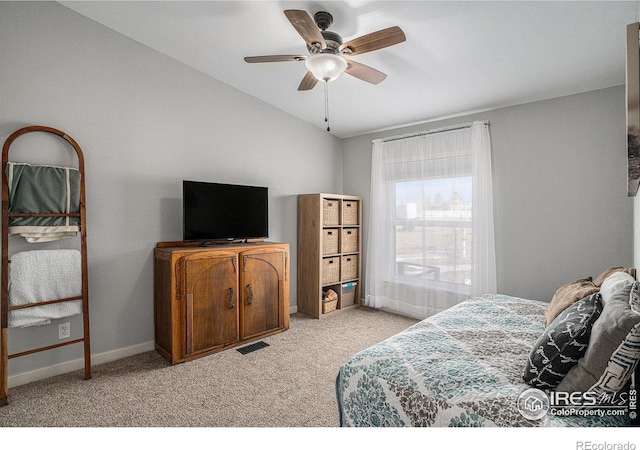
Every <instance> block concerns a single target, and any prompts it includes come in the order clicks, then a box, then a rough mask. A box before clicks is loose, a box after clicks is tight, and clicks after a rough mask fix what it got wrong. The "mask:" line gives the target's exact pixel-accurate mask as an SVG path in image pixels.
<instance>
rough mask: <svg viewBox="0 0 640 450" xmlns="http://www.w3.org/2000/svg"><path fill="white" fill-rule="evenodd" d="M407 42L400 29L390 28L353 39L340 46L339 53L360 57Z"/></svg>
mask: <svg viewBox="0 0 640 450" xmlns="http://www.w3.org/2000/svg"><path fill="white" fill-rule="evenodd" d="M406 40H407V37H406V36H405V35H404V32H403V31H402V30H401V29H400V27H390V28H385V29H384V30H380V31H375V32H373V33H369V34H365V35H364V36H361V37H359V38H355V39H353V40H351V41H349V42H346V43H344V44H342V45H341V46H340V51H341V52H344V53H345V54H347V55H360V54H362V53H367V52H372V51H374V50H379V49H381V48H385V47H389V46H391V45H395V44H399V43H401V42H404V41H406Z"/></svg>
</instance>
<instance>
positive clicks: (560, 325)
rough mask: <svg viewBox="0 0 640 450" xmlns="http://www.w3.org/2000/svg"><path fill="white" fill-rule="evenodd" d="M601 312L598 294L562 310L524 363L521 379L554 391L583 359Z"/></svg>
mask: <svg viewBox="0 0 640 450" xmlns="http://www.w3.org/2000/svg"><path fill="white" fill-rule="evenodd" d="M601 312H602V301H601V298H600V294H599V293H595V294H592V295H590V296H589V297H586V298H583V299H582V300H578V301H577V302H576V303H574V304H573V305H571V306H570V307H569V308H567V309H565V310H564V311H563V312H562V313H561V314H560V315H559V316H558V317H556V318H555V319H554V320H553V322H551V324H550V325H549V326H548V327H547V329H546V330H545V331H544V333H542V335H541V336H540V337H539V338H538V341H537V342H536V343H535V345H534V346H533V349H532V350H531V353H530V354H529V358H528V360H527V363H526V366H525V370H524V376H523V379H524V381H525V382H526V383H528V384H530V385H532V386H535V387H538V388H542V389H547V388H555V387H556V386H558V384H559V383H560V381H562V379H563V378H564V376H565V375H566V374H567V372H569V370H570V369H571V368H572V367H573V366H574V365H575V364H576V363H577V362H578V360H579V359H580V358H581V357H582V356H583V355H584V353H585V352H586V350H587V345H588V344H589V336H590V335H591V327H592V326H593V323H594V322H595V321H596V319H597V318H598V317H600V313H601Z"/></svg>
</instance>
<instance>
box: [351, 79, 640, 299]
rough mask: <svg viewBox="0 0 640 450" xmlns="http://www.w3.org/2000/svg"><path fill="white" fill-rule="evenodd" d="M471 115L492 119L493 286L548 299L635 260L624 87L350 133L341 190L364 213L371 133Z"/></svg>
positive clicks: (378, 135)
mask: <svg viewBox="0 0 640 450" xmlns="http://www.w3.org/2000/svg"><path fill="white" fill-rule="evenodd" d="M472 120H488V121H489V122H490V131H491V140H492V147H493V175H494V203H495V205H494V208H495V211H494V219H495V231H496V241H497V242H496V258H497V275H498V292H500V293H503V294H509V295H515V296H520V297H525V298H533V299H540V300H546V301H548V300H550V299H551V297H552V296H553V293H554V292H555V290H556V289H557V288H558V287H560V286H561V285H563V284H565V283H568V282H571V281H574V280H576V279H579V278H583V277H586V276H593V277H596V276H597V275H598V274H599V273H600V272H601V271H603V270H605V269H606V268H608V267H611V266H617V265H621V266H631V265H632V264H633V200H632V199H629V198H628V197H627V196H626V192H627V191H626V182H627V181H626V170H627V169H626V119H625V97H624V87H623V86H619V87H614V88H610V89H604V90H599V91H595V92H588V93H585V94H579V95H572V96H568V97H562V98H557V99H553V100H547V101H542V102H536V103H530V104H526V105H520V106H514V107H510V108H502V109H498V110H494V111H488V112H485V113H480V114H473V115H469V116H464V117H458V118H455V119H448V120H443V121H438V122H432V123H428V124H422V125H417V126H412V127H406V128H398V129H395V130H389V131H385V132H380V133H372V134H368V135H364V136H359V137H354V138H351V139H346V140H345V141H344V144H343V151H344V165H343V168H344V169H343V170H344V192H345V193H348V194H353V195H361V196H363V198H364V201H363V203H364V213H365V216H366V213H367V206H368V201H369V189H370V173H369V172H370V170H371V166H370V160H371V141H372V140H373V139H377V138H381V137H385V136H395V135H401V134H404V133H408V132H413V131H420V130H429V129H433V128H439V127H442V126H447V125H451V124H459V123H465V122H469V121H472ZM365 225H366V221H365ZM636 228H638V226H637V225H636ZM639 233H640V231H639ZM364 234H365V243H366V229H365V233H364ZM365 247H366V245H365ZM636 261H637V259H636Z"/></svg>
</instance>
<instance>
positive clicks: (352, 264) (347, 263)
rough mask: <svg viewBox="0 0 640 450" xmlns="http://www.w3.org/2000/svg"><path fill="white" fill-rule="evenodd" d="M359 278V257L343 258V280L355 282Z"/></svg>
mask: <svg viewBox="0 0 640 450" xmlns="http://www.w3.org/2000/svg"><path fill="white" fill-rule="evenodd" d="M354 278H358V255H347V256H343V257H342V279H343V280H353V279H354Z"/></svg>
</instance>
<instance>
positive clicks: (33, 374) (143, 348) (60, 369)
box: [8, 341, 155, 388]
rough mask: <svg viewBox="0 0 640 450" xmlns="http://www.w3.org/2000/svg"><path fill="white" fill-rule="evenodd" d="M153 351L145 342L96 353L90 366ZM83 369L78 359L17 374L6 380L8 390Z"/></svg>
mask: <svg viewBox="0 0 640 450" xmlns="http://www.w3.org/2000/svg"><path fill="white" fill-rule="evenodd" d="M154 349H155V344H154V342H153V341H152V342H145V343H143V344H138V345H132V346H131V347H126V348H120V349H118V350H111V351H108V352H104V353H98V354H95V355H91V365H92V366H95V365H96V364H102V363H106V362H111V361H115V360H118V359H122V358H126V357H128V356H133V355H137V354H138V353H144V352H148V351H150V350H154ZM83 368H84V359H83V358H78V359H74V360H73V361H66V362H63V363H60V364H55V365H53V366H49V367H43V368H41V369H36V370H32V371H29V372H22V373H17V374H15V375H11V376H10V377H9V379H8V385H9V388H12V387H16V386H20V385H23V384H27V383H31V382H33V381H38V380H44V379H45V378H50V377H53V376H56V375H62V374H65V373H69V372H73V371H76V370H80V369H83Z"/></svg>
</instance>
